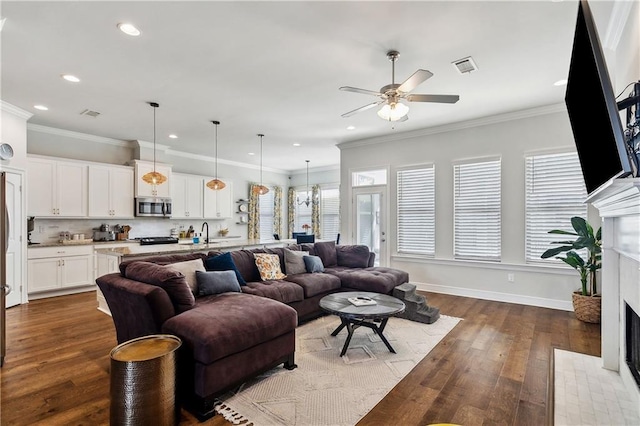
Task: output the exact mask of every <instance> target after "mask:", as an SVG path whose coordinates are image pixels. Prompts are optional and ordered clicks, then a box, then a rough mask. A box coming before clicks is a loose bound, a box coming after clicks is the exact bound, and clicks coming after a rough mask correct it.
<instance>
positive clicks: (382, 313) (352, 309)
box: [320, 291, 405, 356]
mask: <svg viewBox="0 0 640 426" xmlns="http://www.w3.org/2000/svg"><path fill="white" fill-rule="evenodd" d="M357 297H361V298H363V297H364V298H369V299H371V300H374V301H375V302H376V303H375V305H365V306H356V305H354V304H353V303H351V302H350V301H349V299H350V298H357ZM320 307H321V308H322V309H323V310H324V311H326V312H328V313H330V314H333V315H337V316H339V317H340V322H341V324H340V325H339V326H338V328H336V329H335V330H334V331H333V333H331V335H332V336H337V335H338V333H340V331H342V329H343V328H345V327H346V329H347V332H348V333H349V334H348V335H347V340H345V342H344V346H343V347H342V352H341V353H340V356H343V355H344V354H345V353H346V352H347V348H348V347H349V343H350V342H351V337H352V336H353V331H354V330H355V329H356V328H358V327H367V328H370V329H372V330H373V331H374V332H375V333H376V334H377V335H378V336H380V339H381V340H382V341H383V342H384V344H385V345H386V346H387V349H389V351H391V352H393V353H396V351H395V350H394V349H393V348H392V347H391V345H390V344H389V341H388V340H387V338H386V337H384V335H383V334H382V333H383V332H384V328H385V327H386V325H387V321H389V317H391V316H393V315H395V314H400V313H402V312H404V309H405V306H404V302H402V300H400V299H396V298H395V297H392V296H387V295H386V294H380V293H370V292H365V291H348V292H344V293H333V294H329V295H327V296H325V297H323V298H322V299H320ZM378 323H379V324H380V325H378Z"/></svg>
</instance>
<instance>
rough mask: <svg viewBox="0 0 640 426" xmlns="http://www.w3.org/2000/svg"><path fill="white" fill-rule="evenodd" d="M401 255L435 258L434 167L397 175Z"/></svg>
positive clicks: (398, 232)
mask: <svg viewBox="0 0 640 426" xmlns="http://www.w3.org/2000/svg"><path fill="white" fill-rule="evenodd" d="M397 185H398V191H397V196H398V199H397V208H398V211H397V226H398V229H397V236H398V253H412V254H421V255H426V256H434V255H435V225H436V222H435V219H436V216H435V173H434V167H433V165H430V166H425V167H420V168H415V169H407V170H398V172H397Z"/></svg>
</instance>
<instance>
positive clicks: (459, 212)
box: [453, 159, 501, 261]
mask: <svg viewBox="0 0 640 426" xmlns="http://www.w3.org/2000/svg"><path fill="white" fill-rule="evenodd" d="M500 174H501V170H500V160H499V159H498V160H489V161H478V162H474V163H471V162H470V163H459V164H454V166H453V185H454V197H453V204H454V207H453V216H454V257H455V258H457V259H476V260H490V261H500V256H501V247H500V244H501V224H500V221H501V212H500V198H501V183H500Z"/></svg>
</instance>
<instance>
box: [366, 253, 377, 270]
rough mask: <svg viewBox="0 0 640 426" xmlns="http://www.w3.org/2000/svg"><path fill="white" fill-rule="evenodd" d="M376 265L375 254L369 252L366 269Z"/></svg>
mask: <svg viewBox="0 0 640 426" xmlns="http://www.w3.org/2000/svg"><path fill="white" fill-rule="evenodd" d="M375 263H376V254H375V253H374V252H369V263H368V264H367V267H368V268H371V267H373V265H375Z"/></svg>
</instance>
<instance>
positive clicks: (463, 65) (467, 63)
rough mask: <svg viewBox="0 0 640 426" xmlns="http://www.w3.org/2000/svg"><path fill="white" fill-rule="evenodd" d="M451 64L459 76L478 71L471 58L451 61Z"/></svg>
mask: <svg viewBox="0 0 640 426" xmlns="http://www.w3.org/2000/svg"><path fill="white" fill-rule="evenodd" d="M452 64H453V66H454V67H456V69H457V70H458V72H459V73H460V74H465V73H468V72H471V71H476V70H477V69H478V66H477V65H476V63H475V62H473V58H472V57H471V56H468V57H466V58H462V59H458V60H457V61H453V62H452Z"/></svg>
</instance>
